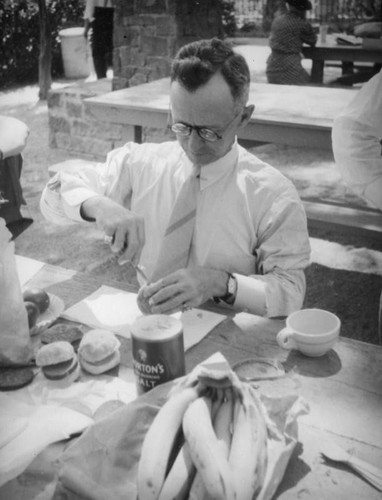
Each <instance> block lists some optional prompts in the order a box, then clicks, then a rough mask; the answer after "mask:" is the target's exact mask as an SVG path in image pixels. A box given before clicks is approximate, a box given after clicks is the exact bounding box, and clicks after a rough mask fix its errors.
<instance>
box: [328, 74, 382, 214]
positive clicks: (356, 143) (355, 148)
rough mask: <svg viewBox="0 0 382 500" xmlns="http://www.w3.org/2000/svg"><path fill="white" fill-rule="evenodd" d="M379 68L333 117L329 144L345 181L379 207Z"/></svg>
mask: <svg viewBox="0 0 382 500" xmlns="http://www.w3.org/2000/svg"><path fill="white" fill-rule="evenodd" d="M381 140H382V70H381V71H380V72H379V73H378V74H377V75H375V76H374V77H373V78H372V79H371V80H369V81H368V82H367V83H365V84H364V85H363V87H362V88H361V90H359V91H358V93H357V95H356V96H355V98H354V99H353V100H352V101H351V102H350V104H349V105H348V106H347V107H346V108H345V109H344V110H343V111H342V112H341V114H340V115H339V116H338V117H337V118H336V119H335V120H334V123H333V129H332V144H333V153H334V159H335V162H336V166H337V168H338V170H339V171H340V173H341V175H342V178H343V179H344V181H345V183H346V184H347V185H348V186H349V188H350V189H352V191H354V192H355V193H356V194H357V195H358V196H360V197H361V198H363V199H365V200H366V201H367V202H368V203H369V204H370V205H371V206H373V207H375V208H378V209H379V210H382V155H381V153H382V151H381V149H382V146H381Z"/></svg>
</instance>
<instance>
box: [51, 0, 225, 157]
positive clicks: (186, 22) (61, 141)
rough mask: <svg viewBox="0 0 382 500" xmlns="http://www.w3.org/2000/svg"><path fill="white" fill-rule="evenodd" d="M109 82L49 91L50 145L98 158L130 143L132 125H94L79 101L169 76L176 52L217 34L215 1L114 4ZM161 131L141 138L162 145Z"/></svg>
mask: <svg viewBox="0 0 382 500" xmlns="http://www.w3.org/2000/svg"><path fill="white" fill-rule="evenodd" d="M113 3H114V7H115V14H114V49H113V80H112V81H111V80H108V79H103V80H98V81H96V82H91V83H86V82H84V81H80V82H79V83H77V84H68V86H66V87H64V88H61V89H57V90H56V89H55V90H51V91H50V93H49V97H48V110H49V130H50V146H51V147H52V148H59V149H64V150H68V151H71V153H73V152H74V153H76V152H78V153H79V154H81V155H86V156H89V157H91V158H94V159H97V160H102V159H104V158H105V156H106V154H107V152H108V151H110V150H111V149H113V148H116V147H118V146H121V145H122V144H124V143H126V142H128V141H131V140H133V138H134V131H133V127H132V126H128V125H126V126H123V125H120V124H115V123H105V122H98V121H97V120H96V119H95V118H94V117H93V116H92V115H91V113H90V111H89V110H88V108H87V107H86V105H85V103H84V102H83V101H84V99H86V98H87V97H93V96H97V95H100V94H105V93H107V92H110V91H112V90H117V89H120V88H125V87H131V86H134V85H139V84H141V83H145V82H150V81H153V80H156V79H159V78H163V77H166V76H168V75H169V74H170V66H171V60H172V59H173V57H174V55H175V54H176V52H177V51H178V49H179V48H180V47H181V46H182V45H184V44H186V43H189V42H191V41H193V40H197V39H201V38H212V37H213V36H220V35H222V24H221V15H220V0H114V2H113ZM168 138H169V133H168V131H166V130H158V129H152V128H145V129H144V130H143V140H144V141H153V142H161V141H163V140H165V139H168Z"/></svg>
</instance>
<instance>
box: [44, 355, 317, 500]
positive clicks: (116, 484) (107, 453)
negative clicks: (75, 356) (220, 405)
mask: <svg viewBox="0 0 382 500" xmlns="http://www.w3.org/2000/svg"><path fill="white" fill-rule="evenodd" d="M200 366H201V365H198V366H197V367H196V368H195V369H194V371H193V372H191V374H189V375H188V376H186V377H183V378H180V379H177V380H175V381H171V382H167V383H165V384H162V385H159V386H157V387H155V388H154V389H152V390H151V391H149V392H148V393H146V394H144V395H142V396H140V397H139V398H137V399H136V400H135V401H132V402H131V403H129V404H128V405H127V406H125V407H123V408H120V409H118V410H116V411H115V412H114V413H113V414H112V415H110V416H109V417H107V418H105V419H103V420H100V421H99V422H97V423H95V424H94V425H92V426H90V427H89V428H88V429H87V430H86V431H85V433H84V434H83V435H82V436H81V437H80V438H79V439H78V440H77V441H75V442H74V443H72V444H71V445H70V446H69V447H68V448H67V449H66V451H65V452H64V454H63V456H62V458H61V468H60V471H59V477H58V484H57V488H56V491H55V494H54V497H53V498H54V500H104V499H106V498H107V499H108V500H127V499H128V500H136V498H137V486H136V479H137V471H138V463H139V457H140V454H141V448H142V443H143V440H144V437H145V435H146V432H147V429H148V428H149V426H150V425H151V423H152V421H153V419H154V417H155V415H156V414H157V413H158V411H159V409H160V407H161V406H162V405H163V404H164V402H165V401H166V399H167V397H168V394H169V393H173V392H174V391H177V390H179V389H180V388H181V387H183V386H184V385H188V384H189V382H190V380H191V379H192V377H194V375H195V376H197V375H198V373H199V372H198V369H199V368H200ZM203 373H204V374H205V375H206V374H207V375H208V374H209V373H210V374H211V375H214V373H213V371H206V370H204V372H203ZM231 374H232V376H233V377H235V375H234V374H233V373H231ZM229 376H231V375H229ZM260 398H261V401H262V403H263V405H264V407H265V410H266V412H267V415H268V422H269V425H270V426H271V427H272V428H273V433H272V434H270V435H269V438H268V466H267V472H266V477H265V481H264V484H263V487H262V489H261V491H260V492H259V494H258V496H257V497H256V500H271V498H272V497H273V495H274V494H275V491H276V489H277V487H278V486H279V484H280V483H281V481H282V478H283V476H284V473H285V470H286V467H287V465H288V462H289V459H290V457H291V455H292V452H293V450H294V448H295V446H296V444H297V439H298V428H297V418H298V417H299V415H303V414H305V413H307V412H308V407H307V405H306V403H305V402H304V401H303V400H302V398H300V397H299V396H298V395H297V394H285V395H282V396H270V397H267V396H265V395H263V394H260Z"/></svg>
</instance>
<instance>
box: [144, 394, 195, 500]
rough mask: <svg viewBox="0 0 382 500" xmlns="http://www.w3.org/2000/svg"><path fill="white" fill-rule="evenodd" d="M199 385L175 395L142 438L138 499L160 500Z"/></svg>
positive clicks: (166, 403) (163, 407)
mask: <svg viewBox="0 0 382 500" xmlns="http://www.w3.org/2000/svg"><path fill="white" fill-rule="evenodd" d="M199 391H200V387H199V386H195V387H187V388H185V389H183V390H181V391H180V392H178V393H176V394H173V395H172V396H171V397H170V398H169V399H168V400H167V401H166V402H165V404H164V405H163V406H162V408H161V409H160V410H159V412H158V413H157V415H156V416H155V418H154V420H153V422H152V423H151V425H150V427H149V429H148V431H147V433H146V436H145V439H144V440H143V444H142V450H141V457H140V460H139V465H138V479H137V481H138V498H139V499H140V500H152V499H155V500H156V499H157V498H158V495H159V493H160V490H161V489H162V486H163V482H164V479H165V475H166V470H167V464H168V460H169V457H170V454H171V450H172V448H173V446H174V443H175V440H176V437H177V435H178V432H179V430H180V429H181V425H182V419H183V415H184V412H185V411H186V409H187V407H188V405H189V404H190V403H191V402H192V401H194V400H196V398H198V396H199Z"/></svg>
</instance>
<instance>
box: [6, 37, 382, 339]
mask: <svg viewBox="0 0 382 500" xmlns="http://www.w3.org/2000/svg"><path fill="white" fill-rule="evenodd" d="M238 50H239V51H241V52H242V53H243V55H244V56H245V57H246V59H247V60H248V63H249V65H250V69H251V72H252V76H253V78H254V79H255V80H256V81H266V78H265V72H264V70H265V61H266V57H267V55H268V53H269V48H268V47H267V46H265V45H262V46H239V47H238ZM309 64H310V62H309V61H305V62H304V65H306V67H307V69H309ZM336 71H338V70H337V69H336V68H333V69H331V68H330V69H329V72H328V73H327V74H326V78H329V77H330V78H331V77H333V76H334V77H335V72H336ZM90 78H92V77H90ZM68 83H69V82H67V81H59V82H55V83H54V86H55V87H57V86H59V85H67V84H68ZM0 113H1V114H7V115H10V116H14V117H18V118H19V119H21V120H23V121H24V122H25V123H27V124H28V126H29V127H30V130H31V133H30V137H29V140H28V145H27V147H26V149H25V152H24V169H23V175H22V184H23V189H24V194H25V197H26V199H27V202H28V207H29V210H30V212H31V215H32V217H33V219H34V223H33V225H32V226H31V227H30V228H29V229H28V230H27V231H25V232H24V233H23V234H22V235H21V236H20V237H19V238H18V239H17V240H16V251H17V252H18V253H19V254H21V255H25V256H30V257H33V258H36V259H40V260H44V261H46V262H50V263H52V264H58V265H62V266H64V267H68V268H72V269H76V270H81V271H86V272H91V273H97V274H99V275H105V276H106V275H107V276H109V277H112V278H114V279H117V280H126V279H128V280H132V279H134V278H133V276H132V274H131V270H130V269H124V268H120V267H118V266H116V265H115V263H114V262H113V260H112V259H111V257H110V254H109V252H108V249H107V248H106V247H105V246H104V245H103V244H102V235H101V234H100V232H99V231H98V230H97V228H96V227H95V226H93V225H86V226H68V227H64V228H63V227H60V226H55V225H53V224H50V223H48V222H47V221H45V220H44V219H43V218H42V216H41V214H40V212H39V198H40V194H41V191H42V189H43V186H44V184H45V183H46V181H47V179H48V174H47V169H48V166H49V165H52V164H54V163H57V162H59V161H63V160H65V159H69V158H72V157H73V156H72V155H71V154H70V153H69V152H66V151H59V150H56V149H50V148H49V141H48V137H49V127H48V111H47V106H46V103H45V102H39V101H38V88H37V86H24V87H21V88H15V89H12V90H9V91H6V92H0ZM253 152H254V153H255V154H257V155H258V156H260V157H261V158H262V159H264V160H265V161H268V162H269V163H270V164H272V165H274V166H276V167H277V168H279V169H280V170H282V171H283V172H284V173H285V174H286V175H287V176H288V177H290V178H291V179H292V180H293V181H294V182H295V184H296V186H297V188H298V190H299V192H300V194H301V196H313V197H326V198H333V199H338V200H344V201H351V202H356V203H357V202H358V203H362V201H360V200H357V199H356V198H355V197H354V196H353V195H352V194H351V193H350V192H349V191H348V190H347V189H346V186H344V184H343V183H342V181H341V178H340V176H339V174H338V172H337V171H336V168H335V164H334V162H333V157H332V154H331V153H330V152H328V151H321V150H310V151H306V150H302V149H299V148H288V147H285V146H276V145H266V146H261V147H260V148H256V150H253ZM75 157H78V155H75ZM311 236H312V238H311V243H312V248H313V255H312V257H313V265H312V266H311V268H310V269H309V270H308V271H307V297H306V303H305V307H313V306H314V307H322V308H326V309H328V310H331V311H334V312H336V313H337V314H338V315H339V316H340V318H341V320H342V322H343V333H344V334H345V335H346V336H349V337H353V338H359V339H363V340H366V341H369V342H375V343H376V342H377V310H378V301H379V295H380V291H381V289H382V247H381V245H380V244H378V243H377V242H376V241H374V240H366V239H360V238H358V237H354V236H351V235H350V236H349V235H346V236H343V235H339V234H335V233H333V232H319V233H317V232H316V233H312V234H311Z"/></svg>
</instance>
